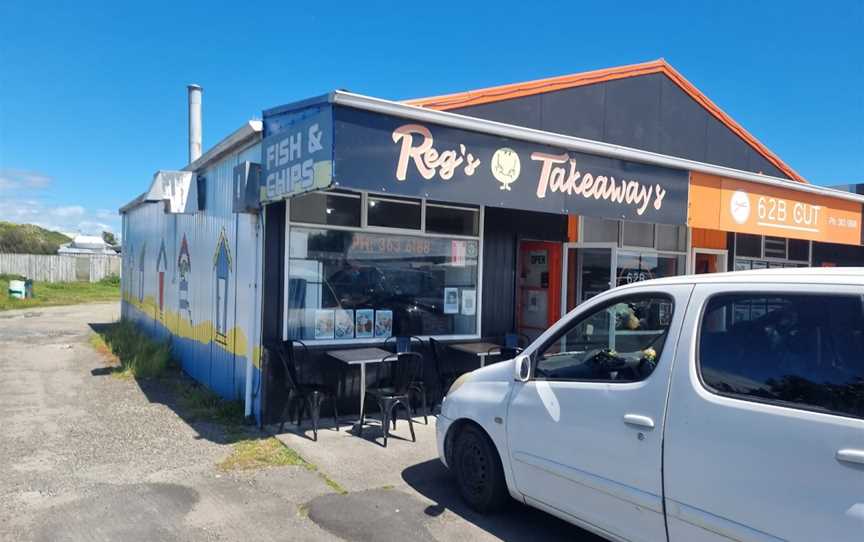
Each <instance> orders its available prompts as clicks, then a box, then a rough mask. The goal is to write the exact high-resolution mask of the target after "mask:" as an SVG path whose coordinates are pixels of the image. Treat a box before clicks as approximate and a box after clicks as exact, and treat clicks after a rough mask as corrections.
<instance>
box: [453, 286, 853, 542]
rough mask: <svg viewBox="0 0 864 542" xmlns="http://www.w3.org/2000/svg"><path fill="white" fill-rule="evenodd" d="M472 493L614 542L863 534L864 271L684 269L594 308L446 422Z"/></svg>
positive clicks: (503, 367)
mask: <svg viewBox="0 0 864 542" xmlns="http://www.w3.org/2000/svg"><path fill="white" fill-rule="evenodd" d="M437 431H438V450H439V454H440V457H441V460H442V461H443V462H444V463H445V464H446V465H448V466H449V468H450V469H451V470H452V471H453V472H454V473H455V477H456V480H457V483H458V485H459V489H460V491H461V493H462V495H463V497H464V498H465V500H466V501H467V502H468V504H469V505H471V506H472V507H474V508H475V509H477V510H479V511H492V510H495V509H496V508H499V507H501V506H502V505H503V504H504V503H505V502H506V501H507V499H508V496H512V497H513V498H515V499H517V500H519V501H522V502H525V503H527V504H529V505H532V506H535V507H537V508H540V509H542V510H545V511H547V512H549V513H551V514H554V515H556V516H558V517H561V518H563V519H565V520H567V521H570V522H572V523H574V524H576V525H579V526H581V527H583V528H585V529H588V530H590V531H593V532H595V533H597V534H599V535H601V536H603V537H606V538H609V539H612V540H628V541H636V540H646V541H658V540H669V541H673V542H678V541H682V542H699V541H728V540H748V541H749V540H753V541H775V540H802V541H823V540H825V541H829V540H830V541H845V540H848V541H854V542H862V541H864V269H824V270H819V269H785V270H766V271H754V272H740V273H729V274H712V275H700V276H695V277H675V278H669V279H661V280H656V281H648V282H644V283H639V284H635V285H630V286H625V287H621V288H617V289H614V290H610V291H608V292H606V293H604V294H601V295H599V296H597V297H595V298H593V299H591V300H590V301H587V302H585V303H583V304H582V305H580V306H579V307H578V308H576V309H575V310H573V311H572V312H570V313H569V314H567V315H566V316H565V317H564V318H562V319H561V320H560V321H559V322H557V323H556V324H555V325H553V326H552V327H551V328H550V329H548V330H547V331H546V332H544V333H543V334H542V335H541V336H540V337H538V338H537V339H536V340H535V341H534V342H533V343H532V344H531V345H530V346H529V347H528V348H526V349H525V351H524V352H522V353H521V354H520V355H519V356H517V357H516V358H515V359H513V360H509V361H505V362H501V363H497V364H495V365H491V366H487V367H486V368H483V369H479V370H477V371H474V372H472V373H468V374H466V375H463V377H461V378H460V379H459V380H457V381H456V382H455V383H454V384H453V386H452V387H451V389H450V391H449V393H448V394H447V397H446V398H445V400H444V403H443V405H442V410H441V415H440V417H439V418H438V426H437Z"/></svg>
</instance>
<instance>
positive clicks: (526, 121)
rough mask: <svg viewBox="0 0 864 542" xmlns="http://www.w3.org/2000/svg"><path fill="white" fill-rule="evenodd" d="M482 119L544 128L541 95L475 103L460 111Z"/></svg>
mask: <svg viewBox="0 0 864 542" xmlns="http://www.w3.org/2000/svg"><path fill="white" fill-rule="evenodd" d="M458 112H459V113H462V114H463V115H469V116H472V117H477V118H480V119H487V120H497V121H498V122H506V123H507V124H515V125H517V126H525V127H526V128H534V129H537V130H542V129H543V128H542V119H541V116H540V115H541V108H540V95H536V96H526V97H524V98H517V99H515V100H505V101H502V102H494V103H491V104H482V105H474V106H471V107H465V108H463V109H460V110H459V111H458Z"/></svg>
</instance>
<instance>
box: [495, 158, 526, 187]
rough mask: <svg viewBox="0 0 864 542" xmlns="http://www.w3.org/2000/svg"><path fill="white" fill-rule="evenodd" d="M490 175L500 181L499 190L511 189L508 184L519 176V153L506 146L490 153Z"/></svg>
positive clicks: (520, 167)
mask: <svg viewBox="0 0 864 542" xmlns="http://www.w3.org/2000/svg"><path fill="white" fill-rule="evenodd" d="M491 167H492V176H494V177H495V179H496V180H497V181H498V182H499V183H501V190H511V188H510V185H511V184H513V183H515V182H516V179H518V178H519V172H520V171H521V169H522V166H521V164H520V163H519V155H518V154H516V151H514V150H513V149H510V148H508V147H502V148H500V149H498V150H497V151H495V154H493V155H492V162H491Z"/></svg>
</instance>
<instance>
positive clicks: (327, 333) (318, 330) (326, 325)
mask: <svg viewBox="0 0 864 542" xmlns="http://www.w3.org/2000/svg"><path fill="white" fill-rule="evenodd" d="M335 318H336V316H335V311H334V310H333V309H315V338H316V339H332V338H333V328H334V326H335Z"/></svg>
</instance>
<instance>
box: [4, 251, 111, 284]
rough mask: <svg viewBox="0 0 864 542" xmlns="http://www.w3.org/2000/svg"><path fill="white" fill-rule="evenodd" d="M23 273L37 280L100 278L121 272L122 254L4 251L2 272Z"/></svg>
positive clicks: (96, 280)
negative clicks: (17, 252)
mask: <svg viewBox="0 0 864 542" xmlns="http://www.w3.org/2000/svg"><path fill="white" fill-rule="evenodd" d="M2 273H7V274H15V275H22V276H24V277H27V278H28V279H33V280H35V281H37V282H86V281H90V282H98V281H100V280H102V279H103V278H105V277H107V276H109V275H117V276H118V277H119V276H120V256H110V255H101V254H100V255H87V254H84V255H65V254H64V255H60V254H56V255H42V254H6V253H0V274H2Z"/></svg>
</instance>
